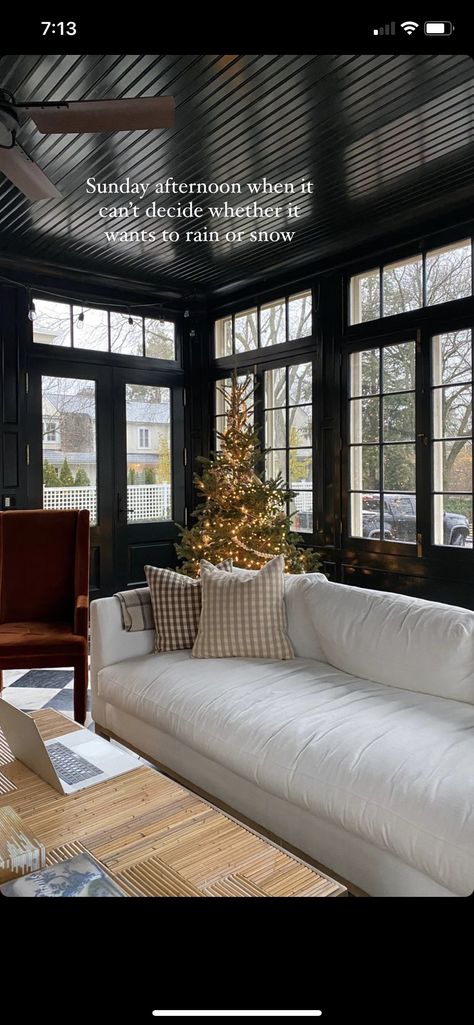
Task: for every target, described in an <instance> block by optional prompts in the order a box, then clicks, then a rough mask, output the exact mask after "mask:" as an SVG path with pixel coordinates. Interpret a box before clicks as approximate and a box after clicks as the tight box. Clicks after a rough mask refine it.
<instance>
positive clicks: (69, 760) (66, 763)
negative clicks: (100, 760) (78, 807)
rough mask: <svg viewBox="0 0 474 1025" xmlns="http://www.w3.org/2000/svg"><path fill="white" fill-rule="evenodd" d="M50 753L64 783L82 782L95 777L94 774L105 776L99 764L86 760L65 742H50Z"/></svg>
mask: <svg viewBox="0 0 474 1025" xmlns="http://www.w3.org/2000/svg"><path fill="white" fill-rule="evenodd" d="M47 750H48V754H49V757H50V758H51V761H52V763H53V765H54V768H55V769H56V772H57V774H58V776H59V778H60V779H62V781H63V783H69V784H72V783H82V782H83V780H85V779H93V777H94V776H103V775H104V773H103V771H102V769H98V768H97V765H93V764H92V762H88V761H86V759H85V758H81V756H80V755H77V754H75V753H74V752H73V751H71V750H70V748H69V747H65V745H64V744H60V743H56V744H48V748H47Z"/></svg>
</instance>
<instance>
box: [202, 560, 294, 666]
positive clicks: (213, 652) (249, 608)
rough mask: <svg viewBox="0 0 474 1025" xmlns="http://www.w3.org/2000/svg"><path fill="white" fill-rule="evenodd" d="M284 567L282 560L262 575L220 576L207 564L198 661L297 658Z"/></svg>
mask: <svg viewBox="0 0 474 1025" xmlns="http://www.w3.org/2000/svg"><path fill="white" fill-rule="evenodd" d="M283 568H284V560H283V556H282V555H278V556H276V557H275V558H274V559H271V560H270V562H268V563H267V564H266V566H264V567H263V569H261V570H259V571H258V572H257V573H248V572H246V573H242V574H237V573H234V572H232V573H216V572H215V570H214V569H213V568H211V569H208V568H207V567H205V566H203V564H202V563H201V580H202V612H201V618H200V620H199V630H198V634H197V637H196V641H195V644H194V647H193V655H194V657H195V658H267V659H268V658H274V659H286V658H293V648H292V646H291V644H290V642H289V640H288V636H287V630H286V612H285V603H284V600H283V593H284V577H283Z"/></svg>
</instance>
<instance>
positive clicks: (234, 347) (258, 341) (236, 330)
mask: <svg viewBox="0 0 474 1025" xmlns="http://www.w3.org/2000/svg"><path fill="white" fill-rule="evenodd" d="M311 333H312V297H311V291H306V292H299V293H298V294H296V295H290V296H287V297H283V298H281V299H275V300H273V301H272V302H268V303H264V304H263V305H262V306H254V307H252V308H251V309H247V310H243V311H242V312H240V313H236V314H235V315H234V316H230V315H229V316H227V317H221V319H220V320H217V321H216V323H215V334H214V355H215V356H216V358H218V359H219V358H221V357H223V356H232V355H234V354H235V353H241V352H249V351H251V350H253V349H259V348H266V347H267V346H269V345H283V344H284V343H285V342H292V341H296V340H297V339H298V338H306V337H308V336H309V335H311Z"/></svg>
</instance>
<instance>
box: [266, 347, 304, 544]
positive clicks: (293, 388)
mask: <svg viewBox="0 0 474 1025" xmlns="http://www.w3.org/2000/svg"><path fill="white" fill-rule="evenodd" d="M264 395H265V449H268V451H267V454H266V456H265V473H266V476H267V478H274V477H278V476H279V475H281V477H282V479H283V481H284V482H285V484H286V485H287V487H289V488H290V489H291V490H292V491H294V492H295V494H294V495H293V498H292V499H291V500H290V501H289V503H288V510H287V511H288V514H289V515H290V516H291V519H292V526H293V529H294V530H298V531H301V532H302V533H311V532H312V531H313V450H312V442H313V429H312V428H313V420H312V364H311V363H298V364H293V365H292V366H285V367H278V368H276V369H275V370H267V371H265V373H264Z"/></svg>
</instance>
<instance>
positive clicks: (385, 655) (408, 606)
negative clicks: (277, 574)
mask: <svg viewBox="0 0 474 1025" xmlns="http://www.w3.org/2000/svg"><path fill="white" fill-rule="evenodd" d="M305 596H306V599H307V602H308V610H309V613H310V615H311V618H312V621H313V624H314V627H315V630H316V632H317V634H318V637H319V641H320V643H321V646H322V648H323V651H324V653H325V656H326V659H327V661H328V662H329V663H330V665H333V666H335V667H336V668H337V669H342V670H343V671H344V672H346V673H351V674H352V675H353V676H358V677H361V678H362V679H366V680H374V681H375V682H376V683H383V684H386V685H388V686H390V687H403V688H405V689H406V690H413V691H419V692H421V693H422V694H433V695H436V696H438V697H443V698H451V699H454V700H455V701H468V702H470V703H472V704H474V613H473V612H470V611H469V610H468V609H461V608H456V607H454V606H452V605H441V604H438V603H437V602H429V601H424V600H423V599H421V598H410V597H408V596H407V595H403V594H390V593H386V592H381V591H369V590H366V589H365V588H358V587H349V586H347V585H345V584H332V583H329V582H328V581H326V582H325V583H324V584H321V583H320V582H319V581H316V582H310V583H307V584H305Z"/></svg>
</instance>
